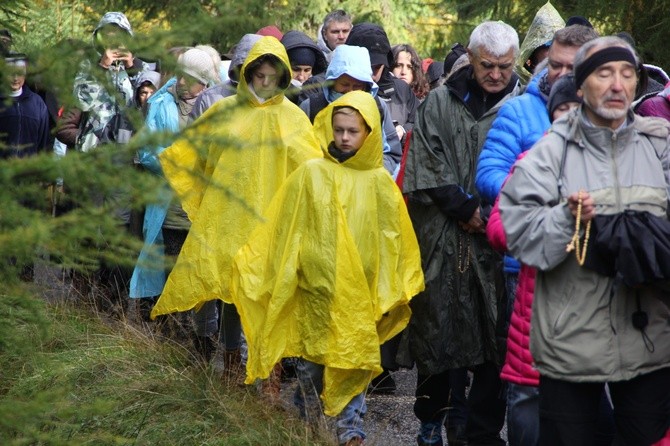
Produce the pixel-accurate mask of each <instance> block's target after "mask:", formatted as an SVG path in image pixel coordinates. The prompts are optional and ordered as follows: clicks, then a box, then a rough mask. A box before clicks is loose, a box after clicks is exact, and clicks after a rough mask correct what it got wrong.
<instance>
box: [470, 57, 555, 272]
mask: <svg viewBox="0 0 670 446" xmlns="http://www.w3.org/2000/svg"><path fill="white" fill-rule="evenodd" d="M546 73H547V70H546V69H545V70H543V71H541V72H540V73H539V74H538V75H537V76H535V77H533V79H531V81H530V83H529V84H528V87H527V88H526V92H525V93H524V94H522V95H520V96H517V97H515V98H512V99H510V100H509V101H507V102H505V104H503V106H502V107H501V108H500V111H499V112H498V116H497V117H496V119H495V121H493V125H492V126H491V129H490V130H489V132H488V134H487V135H486V141H485V142H484V146H483V147H482V151H481V154H480V155H479V162H478V164H477V177H476V179H475V186H476V187H477V191H478V192H479V195H480V196H481V197H482V200H483V201H484V202H488V203H490V204H491V205H492V204H493V203H495V200H496V197H497V196H498V193H499V192H500V189H501V188H502V185H503V182H504V181H505V178H507V175H508V174H509V171H510V169H511V168H512V166H513V165H514V163H515V162H516V159H517V157H518V156H519V154H521V153H522V152H525V151H526V150H528V149H530V148H531V147H532V146H533V144H535V143H536V142H537V140H539V139H540V138H541V137H542V136H543V135H544V134H545V133H546V132H547V130H549V127H551V122H550V121H549V112H548V111H547V101H546V100H545V98H544V97H543V96H542V94H541V93H540V88H539V80H540V78H542V76H544V75H545V74H546ZM518 271H519V263H518V262H517V261H516V260H514V259H513V258H512V257H509V256H507V255H506V256H505V272H508V273H515V272H518Z"/></svg>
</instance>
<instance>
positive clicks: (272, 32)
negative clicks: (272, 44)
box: [256, 25, 284, 40]
mask: <svg viewBox="0 0 670 446" xmlns="http://www.w3.org/2000/svg"><path fill="white" fill-rule="evenodd" d="M256 34H258V35H259V36H272V37H275V38H276V39H277V40H281V38H282V37H284V34H283V33H282V32H281V31H280V30H279V28H277V27H276V26H274V25H268V26H264V27H262V28H261V29H259V30H258V31H256Z"/></svg>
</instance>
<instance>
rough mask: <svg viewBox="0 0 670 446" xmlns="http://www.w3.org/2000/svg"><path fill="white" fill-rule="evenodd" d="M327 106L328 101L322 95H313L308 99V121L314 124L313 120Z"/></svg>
mask: <svg viewBox="0 0 670 446" xmlns="http://www.w3.org/2000/svg"><path fill="white" fill-rule="evenodd" d="M327 106H328V101H327V100H326V97H325V96H324V95H323V94H315V95H314V96H310V97H309V121H310V122H311V123H312V124H314V118H316V115H317V114H319V112H320V111H321V110H323V109H324V108H326V107H327Z"/></svg>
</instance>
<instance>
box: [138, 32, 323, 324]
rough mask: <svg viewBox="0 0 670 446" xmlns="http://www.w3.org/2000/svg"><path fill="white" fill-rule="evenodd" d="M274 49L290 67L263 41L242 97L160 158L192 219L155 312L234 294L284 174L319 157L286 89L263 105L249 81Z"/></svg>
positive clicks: (279, 48) (214, 110)
mask: <svg viewBox="0 0 670 446" xmlns="http://www.w3.org/2000/svg"><path fill="white" fill-rule="evenodd" d="M264 54H273V55H275V56H277V57H278V58H279V59H280V60H281V61H282V63H283V65H284V69H285V70H287V73H288V74H289V75H288V76H285V77H284V80H286V82H285V84H286V85H281V87H282V88H284V89H285V88H286V87H288V82H289V81H290V73H291V67H290V64H289V59H288V56H287V55H286V50H285V49H284V46H283V45H282V44H281V43H280V42H279V41H278V40H277V39H275V38H274V37H263V38H261V39H260V40H259V41H258V42H256V44H255V45H254V47H253V48H252V49H251V51H250V52H249V56H248V57H247V59H246V61H245V63H244V64H243V66H242V70H241V74H240V83H239V86H238V90H237V95H235V96H231V97H228V98H225V99H222V100H221V101H219V102H217V103H215V104H214V105H213V106H212V107H211V108H210V109H209V110H207V112H205V113H204V114H203V115H202V116H201V117H200V118H199V119H198V120H196V121H195V122H194V123H193V124H192V125H191V127H190V128H189V129H187V130H186V132H185V134H184V136H183V137H182V138H181V139H179V140H178V141H177V142H176V143H175V144H173V145H172V146H170V147H168V148H167V149H166V150H165V151H164V152H163V153H161V155H160V162H161V166H162V168H163V172H164V173H165V177H166V178H167V180H168V181H169V183H170V186H172V188H173V189H174V191H175V192H176V193H177V195H178V196H179V197H180V199H181V200H182V206H183V208H184V210H185V211H186V213H187V214H188V217H189V219H190V220H191V222H192V225H191V229H190V231H189V234H188V236H187V238H186V241H185V242H184V246H183V247H182V250H181V253H180V255H179V257H178V259H177V261H176V263H175V266H174V268H173V269H172V272H171V274H170V276H169V277H168V280H167V283H166V284H165V288H164V289H163V293H162V294H161V297H160V299H159V300H158V302H157V303H156V306H155V307H154V309H153V311H152V313H151V316H152V317H156V316H157V315H160V314H166V313H172V312H176V311H186V310H189V309H191V308H194V307H196V308H198V307H199V306H200V305H201V304H202V303H204V302H205V301H208V300H212V299H216V298H219V299H222V300H224V301H230V299H229V294H230V293H229V285H230V273H231V266H232V259H233V256H234V255H235V253H236V252H237V250H238V249H239V248H240V246H242V245H243V244H244V243H245V242H246V241H247V238H248V236H249V234H250V233H251V231H252V230H253V228H254V227H255V226H256V225H257V224H258V223H259V222H260V221H262V218H261V216H262V214H263V213H264V212H265V209H266V208H267V206H268V205H269V203H270V201H271V199H272V197H273V196H274V194H275V192H276V191H277V190H278V189H279V187H280V186H281V184H282V183H283V182H284V180H285V179H286V177H287V176H288V175H289V174H290V173H291V172H293V171H294V170H295V169H296V168H297V167H298V166H299V165H300V164H302V163H303V162H305V161H307V160H308V159H312V158H320V157H322V154H321V151H320V150H319V146H318V143H317V141H316V138H315V137H314V133H313V130H312V128H311V125H310V122H309V119H308V118H307V116H306V115H305V113H303V112H302V111H301V110H300V109H299V108H298V107H297V106H295V105H294V104H293V103H291V102H290V101H289V100H287V99H285V98H284V94H283V91H282V92H281V93H280V94H278V95H277V96H274V97H272V98H270V99H268V100H267V101H265V102H263V103H261V102H260V101H259V100H258V98H257V97H256V96H255V95H254V94H253V93H252V92H251V90H250V88H249V86H248V85H247V82H246V81H245V76H244V74H245V71H246V68H247V67H248V65H249V63H250V62H251V61H254V60H256V59H258V58H259V57H260V56H262V55H264Z"/></svg>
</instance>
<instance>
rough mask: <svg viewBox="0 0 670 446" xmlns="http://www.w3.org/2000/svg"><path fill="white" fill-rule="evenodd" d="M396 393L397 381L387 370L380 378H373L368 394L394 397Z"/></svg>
mask: <svg viewBox="0 0 670 446" xmlns="http://www.w3.org/2000/svg"><path fill="white" fill-rule="evenodd" d="M395 391H396V384H395V380H394V379H393V376H392V375H391V372H389V371H388V370H387V369H384V370H383V371H382V373H381V374H379V376H376V377H375V378H373V379H372V381H370V385H369V386H368V392H370V393H373V394H377V395H392V394H393V393H395Z"/></svg>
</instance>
